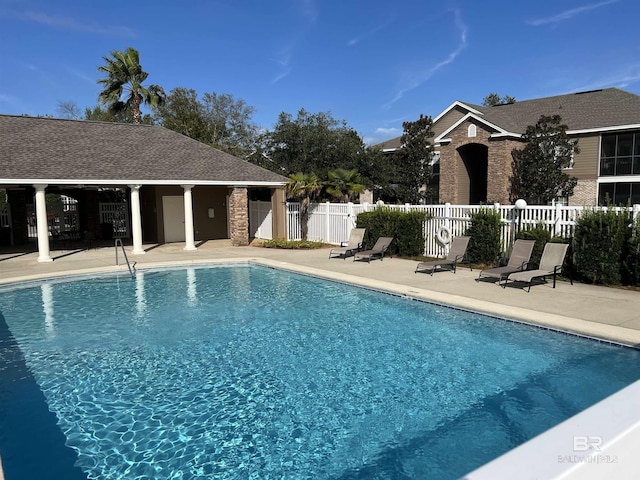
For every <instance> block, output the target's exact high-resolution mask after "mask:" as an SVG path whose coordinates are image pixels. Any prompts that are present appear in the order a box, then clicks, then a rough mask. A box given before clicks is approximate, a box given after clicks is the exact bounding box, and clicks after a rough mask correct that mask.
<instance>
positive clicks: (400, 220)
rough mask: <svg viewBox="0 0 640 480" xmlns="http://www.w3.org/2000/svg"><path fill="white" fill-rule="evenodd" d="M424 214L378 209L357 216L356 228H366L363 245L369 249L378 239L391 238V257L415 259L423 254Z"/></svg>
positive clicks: (427, 217) (425, 214) (426, 214)
mask: <svg viewBox="0 0 640 480" xmlns="http://www.w3.org/2000/svg"><path fill="white" fill-rule="evenodd" d="M428 219H429V214H428V213H426V212H419V211H411V212H402V211H400V210H395V209H393V210H392V209H391V208H389V207H378V208H376V209H375V210H373V211H371V212H362V213H360V214H359V215H358V220H357V226H358V228H366V229H367V230H366V232H365V236H364V244H365V246H366V248H371V247H373V245H374V244H375V242H376V241H377V240H378V238H380V237H393V238H394V239H395V240H394V241H393V243H392V244H391V247H389V253H390V254H391V255H394V254H397V255H400V256H403V257H416V256H420V255H423V254H424V244H425V238H424V222H425V221H426V220H428Z"/></svg>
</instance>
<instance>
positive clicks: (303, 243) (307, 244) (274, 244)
mask: <svg viewBox="0 0 640 480" xmlns="http://www.w3.org/2000/svg"><path fill="white" fill-rule="evenodd" d="M323 245H324V244H323V243H322V242H311V241H309V240H283V239H279V238H276V239H273V240H265V241H264V242H263V243H262V246H263V247H265V248H284V249H289V250H292V249H313V248H321V247H322V246H323Z"/></svg>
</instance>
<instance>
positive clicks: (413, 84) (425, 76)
mask: <svg viewBox="0 0 640 480" xmlns="http://www.w3.org/2000/svg"><path fill="white" fill-rule="evenodd" d="M453 13H454V21H455V25H456V28H457V29H458V31H459V33H460V37H459V41H458V46H457V47H456V49H455V50H453V51H452V52H451V53H450V54H449V55H448V56H447V58H445V59H444V60H442V61H441V62H439V63H437V64H436V65H434V66H432V67H431V68H428V69H426V70H423V71H420V72H415V73H413V75H412V77H413V79H412V80H411V81H409V82H407V85H405V86H404V87H402V88H401V89H400V90H398V92H397V93H396V95H395V97H393V99H392V100H391V101H389V102H387V103H386V104H384V105H383V108H389V107H391V105H393V104H394V103H396V102H397V101H398V100H400V99H401V98H402V97H403V96H404V94H405V93H407V92H409V91H411V90H413V89H415V88H418V87H419V86H420V85H422V84H423V83H424V82H426V81H427V80H429V79H430V78H431V77H432V76H433V75H435V74H436V72H437V71H438V70H440V69H441V68H443V67H446V66H447V65H449V64H451V63H453V62H454V61H455V59H456V58H457V57H458V55H460V54H461V53H462V51H463V50H464V49H465V48H466V47H467V26H466V25H465V24H464V23H463V22H462V18H461V15H460V11H459V10H454V12H453Z"/></svg>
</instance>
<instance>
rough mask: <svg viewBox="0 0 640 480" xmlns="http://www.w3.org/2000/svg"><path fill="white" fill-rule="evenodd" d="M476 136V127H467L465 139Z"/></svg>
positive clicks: (472, 125)
mask: <svg viewBox="0 0 640 480" xmlns="http://www.w3.org/2000/svg"><path fill="white" fill-rule="evenodd" d="M477 134H478V133H477V130H476V126H475V125H474V124H471V125H469V128H468V129H467V137H469V138H473V137H475V136H476V135H477Z"/></svg>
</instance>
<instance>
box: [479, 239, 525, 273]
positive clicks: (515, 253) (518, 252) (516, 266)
mask: <svg viewBox="0 0 640 480" xmlns="http://www.w3.org/2000/svg"><path fill="white" fill-rule="evenodd" d="M535 244H536V241H535V240H523V239H521V238H519V239H518V240H516V241H515V243H514V244H513V249H512V250H511V255H510V256H509V262H508V263H507V264H506V265H505V266H504V267H495V268H487V269H486V270H481V271H480V275H478V278H476V282H478V281H480V279H482V278H497V279H498V284H499V283H500V282H501V281H502V280H503V279H505V278H507V277H508V276H509V275H510V274H511V273H515V272H521V271H523V270H526V269H527V266H528V265H529V259H530V258H531V253H533V247H534V245H535Z"/></svg>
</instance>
